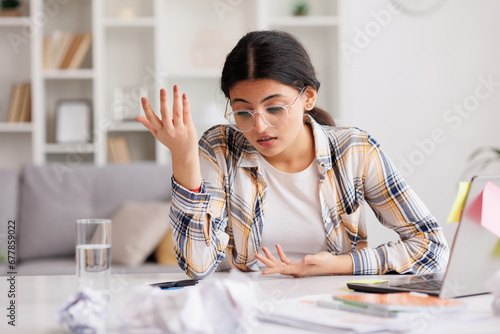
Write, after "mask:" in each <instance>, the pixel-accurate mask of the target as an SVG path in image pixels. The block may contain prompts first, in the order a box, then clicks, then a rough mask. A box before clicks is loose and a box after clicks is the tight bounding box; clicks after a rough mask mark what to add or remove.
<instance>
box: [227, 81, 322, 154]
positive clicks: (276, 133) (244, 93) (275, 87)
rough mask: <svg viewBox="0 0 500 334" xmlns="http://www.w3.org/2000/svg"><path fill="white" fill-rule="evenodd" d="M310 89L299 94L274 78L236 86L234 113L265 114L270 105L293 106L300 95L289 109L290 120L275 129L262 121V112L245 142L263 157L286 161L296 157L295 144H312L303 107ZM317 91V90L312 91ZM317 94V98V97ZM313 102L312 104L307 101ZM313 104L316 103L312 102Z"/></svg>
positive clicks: (232, 101)
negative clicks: (236, 111)
mask: <svg viewBox="0 0 500 334" xmlns="http://www.w3.org/2000/svg"><path fill="white" fill-rule="evenodd" d="M311 90H312V89H311V88H308V89H306V91H305V92H303V93H302V94H300V96H299V93H300V92H299V91H298V90H297V89H296V88H293V87H291V86H287V85H284V84H282V83H280V82H278V81H275V80H272V79H258V80H246V81H242V82H239V83H237V84H236V85H235V86H234V87H233V88H232V89H230V90H229V96H230V100H231V101H230V102H231V107H232V109H233V110H240V109H249V110H253V111H260V112H263V111H264V110H265V108H266V107H268V106H271V105H292V104H293V102H294V101H295V99H296V98H297V96H298V99H297V101H296V102H295V104H294V106H293V108H291V109H290V110H289V113H288V114H289V115H288V121H287V122H286V123H285V124H283V125H281V126H279V127H272V126H269V125H268V124H266V122H265V121H264V120H263V119H262V114H263V113H257V114H255V115H254V116H255V125H254V127H253V128H252V129H251V130H250V131H247V132H243V135H244V136H245V137H246V139H247V140H248V141H249V142H250V143H251V144H252V146H253V147H255V148H256V149H257V150H258V151H259V152H260V153H261V154H262V155H263V156H265V157H273V158H274V159H280V158H283V159H287V158H290V157H289V156H288V155H289V154H293V151H294V148H295V147H297V146H296V145H299V146H300V144H303V143H305V142H309V140H307V139H308V138H305V137H304V136H310V133H309V131H308V130H307V129H306V126H305V125H304V121H303V116H304V106H305V103H306V100H308V96H307V95H310V93H311V92H310V91H311ZM313 91H314V90H313ZM315 96H316V95H315V91H314V98H315ZM308 103H309V104H310V103H311V102H310V101H309V102H308ZM312 103H313V104H314V101H313V102H312Z"/></svg>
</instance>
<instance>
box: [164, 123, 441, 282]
mask: <svg viewBox="0 0 500 334" xmlns="http://www.w3.org/2000/svg"><path fill="white" fill-rule="evenodd" d="M310 123H311V124H312V127H313V132H314V142H315V149H316V161H317V163H318V168H319V175H318V181H319V182H320V200H321V214H322V217H323V224H324V227H325V235H326V241H327V245H328V250H329V251H330V252H331V253H332V254H350V255H351V257H352V260H353V264H354V271H353V273H354V274H384V273H387V272H390V271H396V272H398V273H425V272H435V271H440V270H444V269H445V267H446V264H447V260H448V246H447V244H446V240H445V238H444V235H443V233H442V230H441V227H440V226H439V224H438V223H437V222H436V220H435V219H434V217H433V216H432V215H431V214H430V212H429V210H428V209H427V208H426V206H425V205H424V204H423V203H422V201H421V200H420V199H419V198H418V197H417V195H416V194H415V193H414V192H413V190H412V189H411V188H410V187H409V186H408V184H407V183H406V181H405V180H404V179H403V178H402V176H401V175H400V174H399V172H398V171H397V170H396V168H395V166H394V165H393V163H392V162H391V161H390V160H389V159H388V157H387V156H386V155H385V154H384V153H383V152H382V151H381V150H380V148H379V145H378V144H377V142H375V140H374V139H373V138H371V137H370V136H369V135H368V134H367V133H366V132H364V131H361V130H359V129H356V128H338V127H326V126H322V125H319V124H318V123H316V122H315V121H314V120H313V119H312V118H310ZM199 155H200V162H201V173H202V176H203V184H202V187H201V191H200V192H199V193H194V192H191V191H189V190H188V189H186V188H184V187H182V186H181V185H179V184H178V183H177V182H176V181H175V180H174V179H173V178H172V196H173V199H172V206H171V211H170V223H171V225H172V229H173V236H174V248H175V251H176V255H177V260H178V262H179V265H180V267H181V268H182V269H183V270H184V271H185V272H186V273H187V274H188V275H189V276H191V277H196V278H204V277H206V276H207V275H209V274H210V273H212V272H213V271H214V270H215V269H216V268H217V267H218V266H219V265H220V263H221V262H222V261H223V260H224V259H225V257H228V259H226V260H229V263H230V264H231V265H232V266H233V267H236V268H239V269H240V270H243V271H250V270H257V259H256V258H255V254H257V252H258V249H259V247H260V242H261V237H262V229H263V226H264V224H265V212H264V208H265V205H264V203H265V199H266V184H265V182H264V180H263V177H262V175H261V174H260V172H259V159H258V153H257V150H256V149H255V148H254V147H252V146H251V145H250V143H249V142H248V141H247V140H246V139H245V137H244V136H243V134H241V133H240V132H237V131H235V130H234V129H232V128H231V127H229V126H225V125H219V126H216V127H213V128H212V129H210V130H208V131H207V132H206V133H205V134H204V135H203V136H202V138H201V139H200V142H199ZM365 202H366V203H368V205H369V206H370V207H371V208H372V209H373V211H374V212H375V214H376V216H377V218H378V219H379V221H380V222H381V223H382V224H383V225H385V226H386V227H388V228H390V229H392V230H394V231H395V232H397V233H398V234H399V236H400V240H399V241H398V242H395V243H394V242H389V243H386V244H383V245H380V246H378V247H376V248H368V247H367V230H366V224H365V220H364V203H365ZM207 214H208V217H209V220H210V232H209V235H208V236H207V235H205V233H204V229H203V225H204V217H206V215H207Z"/></svg>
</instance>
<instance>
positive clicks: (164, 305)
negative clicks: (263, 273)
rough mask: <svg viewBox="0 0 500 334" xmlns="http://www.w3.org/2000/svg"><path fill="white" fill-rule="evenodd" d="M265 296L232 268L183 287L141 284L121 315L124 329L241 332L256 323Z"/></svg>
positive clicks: (174, 332) (171, 332)
mask: <svg viewBox="0 0 500 334" xmlns="http://www.w3.org/2000/svg"><path fill="white" fill-rule="evenodd" d="M265 298H266V295H265V293H264V292H262V290H259V288H258V287H257V285H256V284H255V283H254V282H252V281H251V280H250V279H248V278H247V277H245V276H244V275H243V274H241V273H239V272H237V271H232V272H231V273H230V275H228V277H227V278H223V279H217V280H208V281H200V283H198V284H197V285H196V286H190V287H186V288H183V289H180V290H161V289H158V288H153V287H147V288H145V287H141V288H139V289H137V290H136V291H135V294H134V295H133V296H132V298H131V299H130V301H129V302H128V303H127V305H126V307H125V308H124V309H123V311H122V312H120V314H119V315H118V316H119V320H120V323H122V328H123V329H124V330H130V329H136V330H137V329H140V328H143V329H151V328H157V329H158V330H160V331H161V332H162V333H167V334H178V333H196V334H208V333H237V332H241V331H240V330H241V329H244V328H247V327H248V326H250V327H252V326H254V325H255V321H257V320H256V318H257V313H258V311H257V308H258V302H259V300H262V299H265ZM243 332H245V331H244V330H243Z"/></svg>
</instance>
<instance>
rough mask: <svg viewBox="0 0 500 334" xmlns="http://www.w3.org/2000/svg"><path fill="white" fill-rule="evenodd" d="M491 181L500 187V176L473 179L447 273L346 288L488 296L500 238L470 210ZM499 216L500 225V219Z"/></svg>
mask: <svg viewBox="0 0 500 334" xmlns="http://www.w3.org/2000/svg"><path fill="white" fill-rule="evenodd" d="M488 181H490V182H492V183H493V184H495V185H496V186H498V187H500V175H495V176H475V177H473V178H472V180H471V186H470V190H469V193H468V196H467V199H466V201H465V205H464V210H463V213H462V215H461V218H460V222H459V225H458V227H457V231H456V233H455V237H454V239H453V244H452V248H451V252H450V258H449V261H448V266H447V268H446V271H445V272H444V273H437V274H423V275H408V276H405V275H402V276H401V277H396V278H391V279H388V280H387V281H384V282H381V283H363V282H349V283H347V287H348V288H350V289H352V290H355V291H362V292H380V293H388V292H408V291H415V292H421V293H426V294H428V295H432V296H439V297H441V298H454V297H465V296H471V295H478V294H484V293H489V292H490V291H488V289H487V288H486V287H485V284H484V283H485V281H486V280H487V279H488V278H489V277H491V276H492V275H493V274H494V273H495V272H496V271H498V270H500V254H499V253H500V251H499V247H500V239H499V237H497V236H496V235H495V234H494V233H492V232H490V231H489V230H487V229H486V228H484V227H483V226H481V224H480V221H479V218H478V217H477V216H474V215H473V214H471V211H472V209H471V208H473V207H477V203H478V202H477V201H476V199H478V197H479V196H481V195H482V193H483V189H484V188H485V186H486V184H487V183H488ZM497 207H500V203H498V204H497ZM496 217H497V218H498V224H500V216H496Z"/></svg>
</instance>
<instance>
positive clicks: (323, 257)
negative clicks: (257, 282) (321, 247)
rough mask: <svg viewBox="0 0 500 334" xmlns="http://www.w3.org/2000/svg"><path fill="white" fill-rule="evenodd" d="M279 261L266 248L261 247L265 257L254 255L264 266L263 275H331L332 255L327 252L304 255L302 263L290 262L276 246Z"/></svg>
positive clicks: (279, 247)
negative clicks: (265, 267)
mask: <svg viewBox="0 0 500 334" xmlns="http://www.w3.org/2000/svg"><path fill="white" fill-rule="evenodd" d="M276 249H277V251H278V255H279V257H280V259H279V260H278V259H276V258H275V257H274V256H273V255H272V254H271V252H270V251H269V249H268V248H267V247H262V251H263V252H264V254H265V255H266V256H263V255H261V254H256V255H255V257H256V258H257V259H258V260H259V261H260V262H262V263H263V264H265V265H266V266H267V267H268V269H264V270H263V271H262V274H263V275H269V274H282V275H291V276H293V277H304V276H310V275H320V274H327V273H331V271H330V270H331V269H330V267H331V266H332V265H333V260H334V255H332V254H331V253H329V252H319V253H317V254H314V255H306V256H304V258H303V259H302V262H295V261H292V260H290V259H289V258H288V257H287V256H286V255H285V252H284V251H283V249H282V248H281V246H280V245H279V244H278V245H276Z"/></svg>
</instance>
